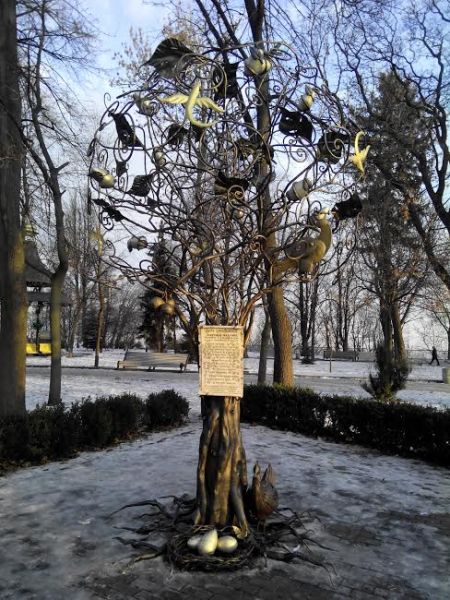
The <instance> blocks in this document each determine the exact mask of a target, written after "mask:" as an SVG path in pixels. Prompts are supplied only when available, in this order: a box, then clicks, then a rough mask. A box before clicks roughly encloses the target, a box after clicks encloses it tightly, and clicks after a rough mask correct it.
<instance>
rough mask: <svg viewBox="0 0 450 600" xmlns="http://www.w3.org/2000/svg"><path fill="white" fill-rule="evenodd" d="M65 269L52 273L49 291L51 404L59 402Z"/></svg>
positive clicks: (49, 399) (49, 397)
mask: <svg viewBox="0 0 450 600" xmlns="http://www.w3.org/2000/svg"><path fill="white" fill-rule="evenodd" d="M66 271H67V269H65V268H64V266H61V265H60V267H59V268H58V269H57V270H56V272H55V273H54V274H53V275H52V287H51V292H50V338H51V341H52V358H51V367H50V389H49V393H48V404H49V405H50V406H53V405H55V404H59V403H60V402H61V376H62V371H61V296H62V287H63V284H64V278H65V276H66Z"/></svg>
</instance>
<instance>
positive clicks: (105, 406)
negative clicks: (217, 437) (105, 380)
mask: <svg viewBox="0 0 450 600" xmlns="http://www.w3.org/2000/svg"><path fill="white" fill-rule="evenodd" d="M188 412H189V403H188V401H187V400H185V399H184V398H183V397H182V396H180V395H179V394H177V393H176V392H175V391H174V390H163V391H162V392H159V393H158V394H150V395H149V396H148V398H147V399H146V400H142V399H141V398H139V396H136V395H134V394H120V395H117V396H105V397H100V398H97V399H95V400H92V399H91V398H86V399H84V400H83V401H82V402H80V403H74V404H72V405H71V406H69V407H66V406H64V405H63V404H59V405H57V406H38V407H37V408H35V409H34V410H32V411H30V412H28V413H27V414H26V415H23V416H11V417H4V418H2V419H0V472H1V470H2V467H3V468H4V469H6V468H9V467H11V466H13V465H17V464H21V463H30V464H38V463H42V462H45V461H47V460H58V459H63V458H69V457H72V456H74V455H75V454H76V453H77V452H79V451H80V450H91V449H95V448H105V447H106V446H110V445H112V444H114V443H117V442H119V441H122V440H126V439H130V438H131V437H133V436H136V435H137V434H138V433H139V432H142V431H154V430H155V429H158V428H161V427H175V426H179V425H181V424H182V423H184V421H185V420H186V417H187V415H188Z"/></svg>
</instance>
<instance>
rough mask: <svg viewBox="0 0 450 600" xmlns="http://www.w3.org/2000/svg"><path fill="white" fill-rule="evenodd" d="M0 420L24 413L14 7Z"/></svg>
mask: <svg viewBox="0 0 450 600" xmlns="http://www.w3.org/2000/svg"><path fill="white" fill-rule="evenodd" d="M0 30H1V32H2V33H1V36H0V131H1V135H0V299H1V305H0V416H2V415H9V414H20V413H23V412H24V411H25V349H26V323H27V300H26V288H25V278H24V269H25V257H24V245H23V239H22V231H21V223H20V182H21V167H22V159H23V154H24V152H23V144H22V139H21V135H20V119H21V102H20V94H19V80H18V69H17V65H18V63H17V27H16V3H15V1H14V0H5V1H4V2H1V3H0Z"/></svg>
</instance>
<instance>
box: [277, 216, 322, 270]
mask: <svg viewBox="0 0 450 600" xmlns="http://www.w3.org/2000/svg"><path fill="white" fill-rule="evenodd" d="M328 212H329V209H328V208H325V209H323V210H321V211H320V212H319V213H317V214H316V215H314V217H313V218H312V222H313V225H314V226H315V227H317V229H318V230H319V235H318V236H316V237H304V238H300V239H298V240H296V241H294V242H293V243H292V244H289V245H288V246H287V247H286V248H285V250H284V252H285V254H286V258H284V259H282V260H279V261H276V262H275V263H274V265H273V270H274V274H275V276H276V277H278V276H280V275H282V274H283V273H285V272H286V271H292V270H296V271H298V273H299V274H300V275H310V274H311V273H313V271H314V269H315V268H316V266H317V265H318V264H319V262H320V261H321V260H322V258H323V257H324V256H325V254H326V253H327V252H328V250H329V248H330V246H331V241H332V232H331V226H330V223H329V222H328V219H327V214H328Z"/></svg>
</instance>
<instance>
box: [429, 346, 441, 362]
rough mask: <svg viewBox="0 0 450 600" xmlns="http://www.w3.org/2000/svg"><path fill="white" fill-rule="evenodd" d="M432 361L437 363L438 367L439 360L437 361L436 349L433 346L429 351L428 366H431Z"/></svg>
mask: <svg viewBox="0 0 450 600" xmlns="http://www.w3.org/2000/svg"><path fill="white" fill-rule="evenodd" d="M434 361H436V362H437V364H438V366H439V364H440V363H439V359H438V355H437V350H436V348H435V347H434V346H433V347H432V349H431V362H430V365H432V364H433V363H434Z"/></svg>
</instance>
